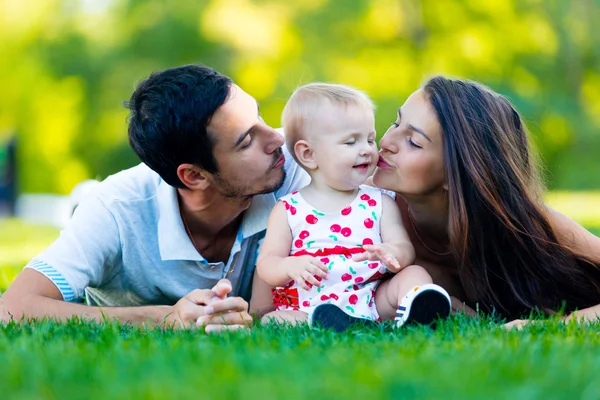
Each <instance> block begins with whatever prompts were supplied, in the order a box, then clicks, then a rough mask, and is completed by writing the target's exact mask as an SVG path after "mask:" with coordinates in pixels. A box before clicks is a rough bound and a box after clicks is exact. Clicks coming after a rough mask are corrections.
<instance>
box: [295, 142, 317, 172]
mask: <svg viewBox="0 0 600 400" xmlns="http://www.w3.org/2000/svg"><path fill="white" fill-rule="evenodd" d="M294 154H295V155H296V158H297V159H298V162H299V163H300V164H302V165H303V166H304V167H305V168H307V169H317V167H318V165H317V162H316V160H315V152H314V150H313V149H312V147H311V146H310V143H308V142H307V141H306V140H298V141H297V142H296V144H294Z"/></svg>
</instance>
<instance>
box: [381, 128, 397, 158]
mask: <svg viewBox="0 0 600 400" xmlns="http://www.w3.org/2000/svg"><path fill="white" fill-rule="evenodd" d="M379 148H380V149H381V150H385V151H389V152H391V153H396V152H397V151H398V146H396V145H395V144H394V138H393V137H392V135H391V134H390V132H389V131H387V132H386V133H385V134H384V135H383V137H382V138H381V140H380V141H379Z"/></svg>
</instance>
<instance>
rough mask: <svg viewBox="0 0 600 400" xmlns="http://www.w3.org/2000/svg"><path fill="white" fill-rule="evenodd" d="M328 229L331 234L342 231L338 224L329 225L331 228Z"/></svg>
mask: <svg viewBox="0 0 600 400" xmlns="http://www.w3.org/2000/svg"><path fill="white" fill-rule="evenodd" d="M329 229H330V230H331V232H333V233H338V232H339V231H341V230H342V227H341V226H339V225H338V224H333V225H331V227H329Z"/></svg>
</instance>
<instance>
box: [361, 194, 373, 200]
mask: <svg viewBox="0 0 600 400" xmlns="http://www.w3.org/2000/svg"><path fill="white" fill-rule="evenodd" d="M370 198H371V196H369V195H368V194H366V193H365V194H363V195H362V196H360V199H361V200H369V199H370Z"/></svg>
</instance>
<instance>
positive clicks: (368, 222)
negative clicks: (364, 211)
mask: <svg viewBox="0 0 600 400" xmlns="http://www.w3.org/2000/svg"><path fill="white" fill-rule="evenodd" d="M364 224H365V227H366V228H367V229H371V228H372V227H373V225H374V224H375V223H374V222H373V220H372V219H371V218H367V219H365V221H364Z"/></svg>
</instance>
